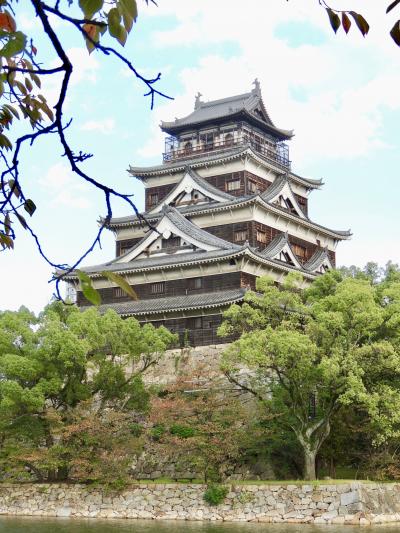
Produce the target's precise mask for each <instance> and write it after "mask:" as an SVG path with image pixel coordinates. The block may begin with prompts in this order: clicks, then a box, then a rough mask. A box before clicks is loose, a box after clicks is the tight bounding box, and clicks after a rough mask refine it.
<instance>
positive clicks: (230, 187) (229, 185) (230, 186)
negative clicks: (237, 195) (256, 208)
mask: <svg viewBox="0 0 400 533" xmlns="http://www.w3.org/2000/svg"><path fill="white" fill-rule="evenodd" d="M240 186H241V182H240V179H236V180H229V181H227V182H226V183H225V189H226V190H227V191H228V192H229V191H237V190H239V189H240Z"/></svg>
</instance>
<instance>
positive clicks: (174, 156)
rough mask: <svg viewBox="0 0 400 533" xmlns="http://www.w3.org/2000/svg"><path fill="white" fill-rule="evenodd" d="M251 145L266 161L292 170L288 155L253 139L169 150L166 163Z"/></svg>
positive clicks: (165, 153)
mask: <svg viewBox="0 0 400 533" xmlns="http://www.w3.org/2000/svg"><path fill="white" fill-rule="evenodd" d="M245 145H250V146H251V147H252V148H253V149H254V150H255V151H256V152H258V153H259V154H261V155H262V156H263V157H265V158H266V159H270V160H271V161H273V162H274V163H278V164H279V165H281V166H283V167H285V168H289V169H290V160H289V159H288V157H286V155H282V154H280V153H279V152H278V151H275V150H271V149H270V148H266V147H265V146H263V145H262V144H260V143H258V142H255V141H252V140H251V139H243V138H240V139H238V140H236V141H233V140H229V141H215V142H213V143H202V144H199V145H196V146H192V147H191V148H183V149H180V150H173V149H172V150H169V151H168V152H164V153H163V161H164V163H170V162H172V161H176V160H179V159H190V158H192V157H198V156H199V155H200V154H206V153H210V152H218V151H219V150H227V149H228V148H233V147H236V146H245Z"/></svg>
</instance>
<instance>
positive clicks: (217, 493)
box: [203, 484, 229, 506]
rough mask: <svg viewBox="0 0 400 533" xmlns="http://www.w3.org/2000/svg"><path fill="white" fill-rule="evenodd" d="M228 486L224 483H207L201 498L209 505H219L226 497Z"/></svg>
mask: <svg viewBox="0 0 400 533" xmlns="http://www.w3.org/2000/svg"><path fill="white" fill-rule="evenodd" d="M228 492H229V488H228V487H225V486H224V485H216V484H213V485H209V486H208V487H207V489H206V491H205V492H204V495H203V498H204V501H206V502H207V503H208V504H209V505H213V506H216V505H220V504H221V503H222V502H223V501H224V500H225V498H226V496H227V494H228Z"/></svg>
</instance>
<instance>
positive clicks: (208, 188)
mask: <svg viewBox="0 0 400 533" xmlns="http://www.w3.org/2000/svg"><path fill="white" fill-rule="evenodd" d="M186 170H187V172H188V173H189V174H190V176H191V177H192V179H193V181H194V182H195V183H197V185H198V186H199V188H201V189H204V190H205V191H208V192H209V193H211V194H214V195H218V196H220V197H222V198H225V199H226V200H234V199H235V197H234V196H233V195H232V194H228V193H227V192H224V191H221V190H220V189H217V187H214V186H213V185H211V183H209V182H208V181H207V180H205V179H204V178H202V177H201V176H199V174H198V173H197V172H196V171H195V170H194V169H193V168H192V167H191V166H190V165H188V166H187V168H186ZM177 185H179V184H177Z"/></svg>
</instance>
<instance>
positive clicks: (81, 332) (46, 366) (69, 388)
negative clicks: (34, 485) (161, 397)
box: [0, 302, 175, 478]
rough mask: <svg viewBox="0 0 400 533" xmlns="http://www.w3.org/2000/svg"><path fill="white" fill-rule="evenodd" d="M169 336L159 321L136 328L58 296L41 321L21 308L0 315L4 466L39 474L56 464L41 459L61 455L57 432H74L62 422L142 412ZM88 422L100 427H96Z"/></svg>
mask: <svg viewBox="0 0 400 533" xmlns="http://www.w3.org/2000/svg"><path fill="white" fill-rule="evenodd" d="M174 339H175V337H174V335H172V334H171V333H170V332H169V331H168V330H166V329H165V328H163V327H161V328H158V329H156V328H154V327H153V326H152V325H150V324H146V325H145V326H140V324H139V323H138V321H137V320H136V319H134V318H128V319H125V320H124V319H122V318H121V317H119V316H118V315H117V314H116V313H115V312H114V311H112V310H109V311H107V312H106V313H105V314H104V315H100V314H99V313H98V311H97V310H96V309H95V308H90V309H88V310H87V311H84V312H80V311H79V310H78V309H76V308H75V307H66V306H63V305H62V304H61V303H60V302H55V303H54V304H52V305H50V306H48V308H47V309H46V310H45V311H44V312H43V313H42V315H41V316H40V317H39V319H36V318H35V317H34V316H33V315H32V314H31V313H29V312H28V311H27V310H26V309H21V310H20V311H18V312H14V313H12V312H8V311H7V312H3V313H0V372H1V374H2V380H1V382H0V433H1V435H2V442H3V444H4V446H3V458H4V461H5V464H11V463H12V464H14V465H15V464H19V465H22V466H24V467H26V466H27V465H28V464H29V465H30V467H31V466H32V464H33V465H34V468H35V470H38V471H41V470H45V471H42V473H41V474H40V476H41V478H45V477H49V476H50V473H49V472H50V470H51V471H52V472H53V474H54V471H57V468H56V466H54V468H53V469H50V470H49V469H46V468H44V465H47V464H48V463H47V462H48V461H49V458H50V456H51V457H52V461H53V463H54V465H56V457H59V459H60V460H61V456H58V455H57V454H58V451H59V446H60V432H61V433H63V432H66V433H65V434H66V435H67V434H68V439H69V438H71V434H72V433H74V432H73V430H72V428H71V429H70V430H68V431H66V427H68V426H69V425H71V424H72V425H74V424H73V421H74V420H75V423H78V421H79V423H83V422H84V423H85V424H86V425H87V424H88V422H89V420H90V419H92V418H93V417H94V418H96V419H97V421H98V424H100V426H101V424H102V423H103V422H104V424H105V426H107V427H110V424H111V425H113V424H112V423H111V422H110V420H109V416H108V415H107V413H109V409H110V408H111V409H116V411H117V412H118V413H119V415H120V416H122V418H124V417H126V420H127V421H129V419H130V418H132V416H133V413H135V412H143V411H144V410H146V409H147V403H148V399H149V394H148V391H147V390H146V388H145V386H144V384H143V381H142V375H143V373H144V372H145V371H146V370H147V369H148V368H149V367H151V366H153V365H155V364H157V362H158V361H159V359H160V358H161V357H162V355H163V353H164V352H165V350H166V349H167V347H168V346H169V345H170V344H171V343H172V342H173V341H174ZM84 406H86V407H85V408H84ZM119 415H117V414H116V415H115V416H117V417H118V416H119ZM107 417H108V418H107ZM91 428H92V429H91V431H93V432H95V433H99V434H101V432H102V430H101V427H99V426H97V427H96V428H93V427H92V426H91ZM103 429H104V428H103ZM71 432H72V433H71ZM68 439H67V440H68ZM72 440H73V445H74V446H75V445H76V439H72ZM68 442H69V441H68ZM71 445H72V444H71ZM66 446H67V444H66ZM67 447H68V446H67ZM38 449H40V450H42V451H41V452H40V454H39V456H37V455H36V454H37V451H38ZM7 450H8V451H7ZM64 451H65V450H64ZM33 452H34V456H35V457H36V459H35V460H34V459H32V457H31V454H32V453H33ZM60 453H61V452H60ZM63 453H64V452H63ZM68 453H70V452H68ZM61 455H62V454H61ZM67 455H68V454H67ZM63 457H64V456H63ZM64 459H65V458H64ZM75 459H76V457H75ZM94 459H95V457H94ZM64 466H68V465H64ZM69 468H70V467H68V468H67V470H68V469H69ZM54 475H55V474H54ZM63 475H66V474H65V471H64V473H63Z"/></svg>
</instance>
